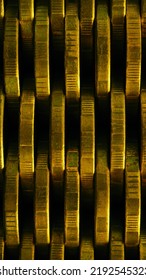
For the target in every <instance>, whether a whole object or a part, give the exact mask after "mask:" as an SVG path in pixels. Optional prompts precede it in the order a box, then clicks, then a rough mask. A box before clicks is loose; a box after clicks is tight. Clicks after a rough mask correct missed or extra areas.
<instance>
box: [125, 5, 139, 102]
mask: <svg viewBox="0 0 146 280" xmlns="http://www.w3.org/2000/svg"><path fill="white" fill-rule="evenodd" d="M126 40H127V51H126V96H127V97H128V98H131V97H137V96H138V95H139V94H140V85H141V55H142V54H141V51H142V50H141V18H140V8H139V1H138V0H127V14H126Z"/></svg>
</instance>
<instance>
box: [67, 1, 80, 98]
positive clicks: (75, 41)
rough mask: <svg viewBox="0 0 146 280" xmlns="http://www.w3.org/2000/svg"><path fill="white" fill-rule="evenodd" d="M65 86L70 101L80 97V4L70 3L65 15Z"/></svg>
mask: <svg viewBox="0 0 146 280" xmlns="http://www.w3.org/2000/svg"><path fill="white" fill-rule="evenodd" d="M65 87H66V97H67V101H68V102H69V103H72V102H78V101H79V98H80V38H79V19H78V5H77V4H76V3H68V5H67V7H66V17H65Z"/></svg>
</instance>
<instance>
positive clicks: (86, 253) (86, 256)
mask: <svg viewBox="0 0 146 280" xmlns="http://www.w3.org/2000/svg"><path fill="white" fill-rule="evenodd" d="M80 260H94V246H93V240H92V238H91V237H89V236H85V237H82V238H81V244H80Z"/></svg>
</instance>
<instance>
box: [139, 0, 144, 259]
mask: <svg viewBox="0 0 146 280" xmlns="http://www.w3.org/2000/svg"><path fill="white" fill-rule="evenodd" d="M141 27H142V29H141V37H142V65H141V94H140V107H141V158H140V161H141V231H140V246H139V253H140V259H141V260H145V259H146V224H145V210H146V209H145V199H146V191H145V187H146V160H145V158H146V145H145V139H146V126H145V123H146V83H145V62H146V53H145V47H146V1H144V0H142V1H141Z"/></svg>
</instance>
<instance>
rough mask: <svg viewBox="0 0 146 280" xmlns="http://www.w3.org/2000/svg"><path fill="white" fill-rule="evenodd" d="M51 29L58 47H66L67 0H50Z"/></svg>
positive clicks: (55, 44) (54, 42)
mask: <svg viewBox="0 0 146 280" xmlns="http://www.w3.org/2000/svg"><path fill="white" fill-rule="evenodd" d="M50 19H51V31H52V35H53V45H54V46H55V48H56V49H59V50H63V49H64V20H65V1H64V0H50Z"/></svg>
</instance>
